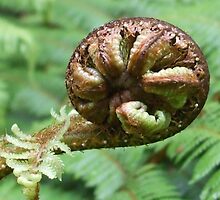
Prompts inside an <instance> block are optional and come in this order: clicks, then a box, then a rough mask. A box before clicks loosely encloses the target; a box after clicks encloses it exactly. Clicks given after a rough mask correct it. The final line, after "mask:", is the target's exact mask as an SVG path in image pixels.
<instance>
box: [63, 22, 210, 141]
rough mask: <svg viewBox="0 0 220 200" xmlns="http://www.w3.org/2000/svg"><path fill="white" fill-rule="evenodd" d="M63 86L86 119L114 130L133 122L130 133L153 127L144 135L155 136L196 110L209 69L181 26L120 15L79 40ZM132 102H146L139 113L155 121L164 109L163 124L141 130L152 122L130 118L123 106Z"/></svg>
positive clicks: (190, 117) (164, 134)
mask: <svg viewBox="0 0 220 200" xmlns="http://www.w3.org/2000/svg"><path fill="white" fill-rule="evenodd" d="M66 85H67V89H68V93H69V97H70V99H71V102H72V104H73V105H74V107H75V108H76V109H77V110H78V112H79V113H80V114H81V115H82V116H83V117H85V118H86V119H87V120H89V121H91V122H94V123H97V124H104V125H106V126H107V127H108V126H110V127H111V128H113V129H116V130H117V129H118V130H121V123H122V127H123V128H124V127H125V126H124V123H126V124H128V123H130V122H131V121H132V125H131V126H132V127H131V129H132V133H135V132H136V134H138V135H139V136H140V135H142V134H143V135H144V136H143V137H145V136H146V137H147V134H148V132H149V135H151V134H150V132H154V133H157V134H154V135H152V136H150V138H148V139H150V141H156V140H160V139H161V138H166V137H168V136H171V135H173V134H175V133H177V132H179V131H180V130H182V129H184V128H185V127H186V126H188V125H189V124H190V123H191V122H192V121H193V120H194V119H195V117H196V116H197V115H198V114H199V112H200V111H201V109H202V107H203V105H204V103H205V100H206V98H207V93H208V88H209V72H208V68H207V63H206V61H205V59H204V56H203V54H202V52H201V51H200V49H199V47H198V46H197V45H196V44H195V42H194V41H193V40H192V39H191V38H190V37H189V36H188V35H187V34H186V33H184V32H183V31H182V30H180V29H178V28H177V27H175V26H173V25H170V24H168V23H166V22H163V21H160V20H157V19H153V18H130V19H129V18H128V19H127V18H125V19H122V20H116V21H112V22H110V23H107V24H105V25H104V26H101V27H99V28H97V29H95V30H94V31H93V32H91V33H90V34H89V35H88V36H87V37H86V38H85V39H84V40H83V41H82V42H81V43H80V45H79V46H78V47H77V48H76V50H75V52H74V53H73V55H72V57H71V60H70V63H69V65H68V68H67V72H66ZM134 101H138V102H141V105H142V104H143V105H146V106H147V108H148V110H147V111H146V109H145V111H144V112H147V115H146V116H149V115H150V116H152V117H154V121H155V123H157V116H156V115H155V113H156V112H157V111H160V112H162V113H163V114H164V115H168V114H169V115H170V116H169V117H168V118H169V121H166V123H165V124H166V126H161V127H162V128H160V129H157V131H153V130H149V131H143V130H148V129H143V126H145V127H146V126H151V125H146V124H144V123H143V121H142V119H143V118H142V119H139V118H138V119H137V117H136V120H135V122H134V120H133V118H132V116H134V115H135V113H133V115H127V114H126V111H125V110H123V109H122V107H123V104H125V103H129V102H134ZM126 108H128V107H126ZM137 109H141V108H137ZM134 112H136V111H134ZM119 115H123V117H120V116H119ZM118 117H119V119H118ZM168 118H167V119H168ZM148 121H149V118H146V119H145V122H146V123H148ZM133 122H134V123H133ZM148 124H149V123H148ZM126 126H127V125H126ZM152 127H154V126H152ZM150 129H152V128H150ZM127 130H128V129H126V130H125V132H126V133H128V134H129V133H130V132H129V131H127ZM134 130H136V131H134ZM134 135H135V134H134Z"/></svg>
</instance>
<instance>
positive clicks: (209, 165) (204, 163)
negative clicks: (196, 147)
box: [191, 141, 220, 183]
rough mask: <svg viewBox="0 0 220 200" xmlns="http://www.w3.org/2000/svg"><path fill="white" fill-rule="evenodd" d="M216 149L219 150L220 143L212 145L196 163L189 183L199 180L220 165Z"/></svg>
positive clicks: (219, 156) (219, 155) (219, 157)
mask: <svg viewBox="0 0 220 200" xmlns="http://www.w3.org/2000/svg"><path fill="white" fill-rule="evenodd" d="M216 149H220V141H219V142H218V143H216V144H215V145H213V146H212V147H211V148H210V149H209V150H208V151H207V152H206V153H205V154H204V155H203V156H202V157H201V159H200V160H199V161H198V163H197V164H196V166H195V169H194V172H193V177H192V180H191V183H194V182H196V181H198V180H200V179H201V178H203V177H204V176H206V175H207V174H208V173H210V172H211V171H212V170H213V169H214V167H216V166H218V165H219V164H220V154H218V153H216Z"/></svg>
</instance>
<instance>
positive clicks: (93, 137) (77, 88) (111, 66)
mask: <svg viewBox="0 0 220 200" xmlns="http://www.w3.org/2000/svg"><path fill="white" fill-rule="evenodd" d="M66 86H67V91H68V94H69V98H70V100H71V102H72V104H73V105H74V107H75V108H76V110H77V111H78V113H79V114H77V113H75V112H74V111H73V112H71V113H70V114H66V113H65V112H64V109H61V112H60V115H57V114H55V113H54V112H51V114H52V116H54V118H56V120H57V122H58V123H57V124H55V125H52V126H50V127H47V128H45V129H43V130H41V131H39V132H37V133H36V134H35V135H34V136H33V137H29V136H27V135H25V134H23V133H22V132H21V131H20V130H19V129H18V127H17V126H13V127H12V132H13V133H14V135H15V137H13V136H9V135H7V136H6V137H4V138H3V139H2V140H1V141H0V148H1V152H0V157H2V158H4V159H5V160H6V164H7V165H8V166H9V167H11V168H12V169H14V170H13V172H14V174H15V176H17V177H18V182H19V183H20V184H21V185H23V186H24V193H25V194H26V196H27V197H28V199H29V200H35V199H36V200H37V199H38V190H39V188H38V182H39V181H40V179H41V177H42V174H45V175H47V176H48V177H49V178H59V179H61V174H62V167H63V166H62V161H61V160H60V159H59V158H58V157H57V156H56V155H55V154H54V151H57V150H58V151H63V152H66V153H69V151H70V149H71V150H81V149H92V148H114V147H125V146H137V145H142V144H148V143H152V142H156V141H159V140H163V139H165V138H167V137H170V136H172V135H174V134H176V133H178V132H180V131H181V130H183V129H184V128H186V127H187V126H188V125H189V124H190V123H191V122H192V121H193V120H194V119H195V118H196V117H197V115H198V114H199V112H200V111H201V109H202V107H203V105H204V103H205V101H206V98H207V94H208V89H209V72H208V67H207V63H206V61H205V58H204V56H203V54H202V52H201V50H200V49H199V47H198V46H197V44H196V43H195V42H194V41H193V40H192V39H191V38H190V36H188V35H187V34H186V33H185V32H183V31H182V30H180V29H179V28H177V27H175V26H173V25H171V24H168V23H166V22H163V21H160V20H157V19H153V18H128V19H121V20H116V21H113V22H110V23H107V24H105V25H103V26H101V27H99V28H98V29H95V30H94V31H93V32H91V33H90V34H89V35H88V36H87V37H86V38H85V39H84V40H83V41H82V42H81V43H80V45H79V46H78V47H77V48H76V50H75V51H74V53H73V55H72V57H71V59H70V62H69V65H68V67H67V71H66ZM64 142H65V144H64ZM8 144H9V146H10V145H12V146H13V147H12V148H8ZM67 145H68V146H67ZM69 148H70V149H69ZM5 160H1V159H0V163H1V166H0V178H2V177H3V176H5V175H6V174H7V173H9V172H10V171H8V168H7V167H6V165H5Z"/></svg>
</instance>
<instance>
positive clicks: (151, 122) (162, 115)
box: [116, 101, 171, 135]
mask: <svg viewBox="0 0 220 200" xmlns="http://www.w3.org/2000/svg"><path fill="white" fill-rule="evenodd" d="M116 114H117V117H118V118H119V120H120V122H121V123H122V127H123V129H124V130H125V132H126V133H128V134H144V135H145V134H146V135H147V134H153V133H159V132H160V131H162V130H164V129H166V128H167V127H168V126H169V124H170V121H171V117H170V114H169V113H167V112H164V111H159V110H158V111H156V112H155V113H154V115H151V114H149V113H148V112H147V106H146V105H144V104H143V103H141V102H139V101H131V102H127V103H123V104H122V105H121V106H120V107H118V108H117V109H116Z"/></svg>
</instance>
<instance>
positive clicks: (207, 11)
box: [0, 0, 220, 200]
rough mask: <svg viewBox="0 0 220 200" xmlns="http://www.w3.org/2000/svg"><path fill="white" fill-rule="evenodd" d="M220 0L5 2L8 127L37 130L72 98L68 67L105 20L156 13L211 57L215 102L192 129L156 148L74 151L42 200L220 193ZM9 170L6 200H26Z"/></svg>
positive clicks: (2, 93) (2, 72)
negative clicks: (83, 42) (52, 111)
mask: <svg viewBox="0 0 220 200" xmlns="http://www.w3.org/2000/svg"><path fill="white" fill-rule="evenodd" d="M219 9H220V1H219V0H211V1H210V0H200V1H199V0H132V1H130V0H80V1H79V0H63V1H58V0H13V1H8V0H0V129H1V130H2V131H1V133H2V134H4V133H5V132H10V126H11V125H12V124H13V123H15V122H16V123H18V124H19V126H20V127H21V128H22V129H23V130H26V131H27V132H33V131H35V130H39V129H41V128H42V127H45V126H46V125H48V124H49V123H50V114H49V113H50V109H51V107H54V108H59V107H60V106H61V105H63V104H66V103H67V102H68V98H67V95H66V91H65V85H64V76H65V69H66V66H67V63H68V61H69V58H70V56H71V54H72V51H73V49H74V48H75V47H76V45H77V44H78V43H79V42H80V41H81V39H82V38H83V37H85V36H86V35H87V34H88V33H89V32H90V31H91V30H93V29H94V28H95V27H97V26H99V25H101V24H103V23H106V22H108V21H110V20H113V19H117V18H120V17H133V16H146V17H156V18H159V19H162V20H166V21H168V22H170V23H173V24H175V25H177V26H178V27H180V28H182V29H183V30H185V31H186V32H188V33H189V34H190V35H191V36H192V37H193V39H194V40H195V41H196V42H197V43H198V44H199V46H200V47H201V48H202V50H203V52H204V54H205V56H206V58H207V60H208V64H209V69H210V74H211V87H210V94H209V99H208V102H207V104H206V106H205V108H204V110H203V111H202V113H201V115H200V116H199V117H198V119H197V120H196V121H195V122H194V123H193V124H192V125H191V126H190V127H189V128H187V129H186V130H184V131H182V133H180V134H178V135H176V136H174V137H173V138H170V139H167V140H165V141H163V142H159V143H156V144H153V145H148V146H147V147H136V148H126V149H116V150H90V151H85V152H84V153H82V152H77V153H74V154H73V157H72V158H69V157H65V156H63V157H64V161H65V164H66V169H65V175H64V177H63V182H62V183H60V182H58V181H51V182H49V181H48V180H47V179H45V180H44V181H43V185H42V190H41V200H48V199H54V200H56V199H62V200H69V199H74V200H96V199H97V200H106V199H107V200H130V199H132V200H133V199H136V200H151V199H152V200H157V199H159V200H160V199H162V200H165V199H167V200H177V199H184V200H185V199H189V200H196V199H202V200H212V199H213V200H214V199H220V171H219V166H220V154H219V149H220V67H219V66H220V56H219V55H220V37H219V35H220V12H219ZM19 189H20V188H19V186H18V185H17V184H16V183H15V179H13V177H11V176H9V177H7V178H5V179H4V180H3V181H1V183H0V199H2V198H4V200H14V199H15V198H16V199H22V198H23V197H22V194H21V191H20V190H19Z"/></svg>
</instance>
